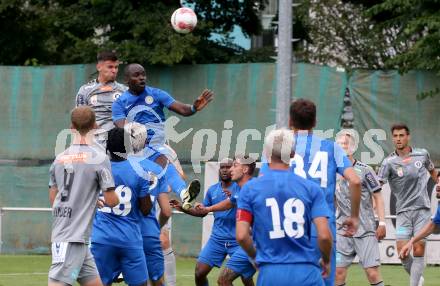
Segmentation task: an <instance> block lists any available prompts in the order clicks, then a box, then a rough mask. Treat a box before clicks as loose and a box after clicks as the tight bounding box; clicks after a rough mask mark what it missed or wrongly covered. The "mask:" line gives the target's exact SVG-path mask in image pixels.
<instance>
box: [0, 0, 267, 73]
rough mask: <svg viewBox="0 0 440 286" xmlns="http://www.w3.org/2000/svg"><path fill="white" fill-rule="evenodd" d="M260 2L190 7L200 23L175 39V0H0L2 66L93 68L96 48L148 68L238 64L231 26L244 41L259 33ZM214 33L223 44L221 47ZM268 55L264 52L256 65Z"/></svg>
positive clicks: (205, 2)
mask: <svg viewBox="0 0 440 286" xmlns="http://www.w3.org/2000/svg"><path fill="white" fill-rule="evenodd" d="M266 1H267V0H258V1H250V0H244V1H243V0H228V1H221V0H214V1H211V0H189V1H187V4H188V5H190V6H191V7H194V10H195V12H196V14H197V15H198V21H199V22H198V26H197V28H196V29H195V31H193V32H192V33H190V34H186V35H181V34H178V33H176V32H175V31H174V30H173V29H172V27H171V24H170V17H171V14H172V13H173V11H174V10H175V9H177V8H179V6H180V2H179V1H178V0H162V1H146V0H78V1H73V0H51V1H44V0H2V1H0V26H1V27H2V32H3V34H2V37H1V38H0V64H4V65H23V64H72V63H87V62H94V61H95V57H96V52H97V50H99V49H116V50H117V51H118V52H119V54H120V55H121V58H122V59H123V60H125V61H129V62H134V61H136V62H142V63H147V64H166V65H170V64H175V63H207V62H229V61H231V60H240V59H241V58H247V57H246V53H247V52H246V51H245V50H243V49H242V48H240V47H237V46H236V45H234V44H233V41H232V40H233V39H232V38H231V36H230V35H231V33H232V31H233V29H234V27H235V26H240V27H241V28H242V29H243V31H244V33H245V34H246V35H248V36H252V35H255V34H258V33H260V31H261V24H260V21H259V20H258V15H259V13H260V11H261V9H263V8H264V4H265V3H266ZM213 33H219V34H222V35H225V37H224V38H223V39H222V40H221V41H219V40H216V39H215V38H214V37H212V35H213ZM254 54H255V53H254ZM271 55H272V52H270V51H269V52H264V53H262V54H260V56H259V57H258V60H260V61H261V60H264V59H265V58H267V59H269V58H270V56H271ZM251 58H252V56H251Z"/></svg>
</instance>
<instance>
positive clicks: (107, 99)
mask: <svg viewBox="0 0 440 286" xmlns="http://www.w3.org/2000/svg"><path fill="white" fill-rule="evenodd" d="M126 90H127V87H126V86H125V85H123V84H120V83H118V82H116V81H114V82H111V83H108V84H102V83H99V82H98V81H97V80H96V79H94V80H92V81H90V82H89V83H87V84H85V85H83V86H81V87H80V89H79V91H78V94H77V95H76V106H80V105H87V106H90V107H91V108H92V109H93V110H94V111H95V114H96V123H97V124H98V126H99V128H102V129H104V130H105V131H109V130H110V129H112V128H113V127H114V124H113V120H112V104H113V101H115V100H116V99H117V98H118V97H119V96H120V95H121V94H122V93H124V91H126Z"/></svg>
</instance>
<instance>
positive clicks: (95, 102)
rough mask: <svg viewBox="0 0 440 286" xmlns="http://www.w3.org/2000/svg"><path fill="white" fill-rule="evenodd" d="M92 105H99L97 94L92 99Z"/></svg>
mask: <svg viewBox="0 0 440 286" xmlns="http://www.w3.org/2000/svg"><path fill="white" fill-rule="evenodd" d="M90 103H91V104H93V105H96V104H97V103H98V96H97V95H96V94H95V95H93V96H92V97H90Z"/></svg>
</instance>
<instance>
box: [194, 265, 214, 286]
mask: <svg viewBox="0 0 440 286" xmlns="http://www.w3.org/2000/svg"><path fill="white" fill-rule="evenodd" d="M211 269H212V267H211V266H209V265H208V264H205V263H201V262H197V264H196V269H195V273H194V280H195V283H196V286H207V285H209V283H208V274H209V272H211Z"/></svg>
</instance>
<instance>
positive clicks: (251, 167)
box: [234, 155, 257, 176]
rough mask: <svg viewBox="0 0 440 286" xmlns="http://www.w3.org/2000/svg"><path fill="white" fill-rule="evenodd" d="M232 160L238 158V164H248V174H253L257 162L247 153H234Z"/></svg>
mask: <svg viewBox="0 0 440 286" xmlns="http://www.w3.org/2000/svg"><path fill="white" fill-rule="evenodd" d="M234 160H239V161H240V164H242V165H246V166H248V168H249V170H248V175H250V176H252V175H253V174H254V171H255V168H256V166H257V163H256V162H255V159H254V158H252V157H250V156H249V155H236V156H235V158H234Z"/></svg>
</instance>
